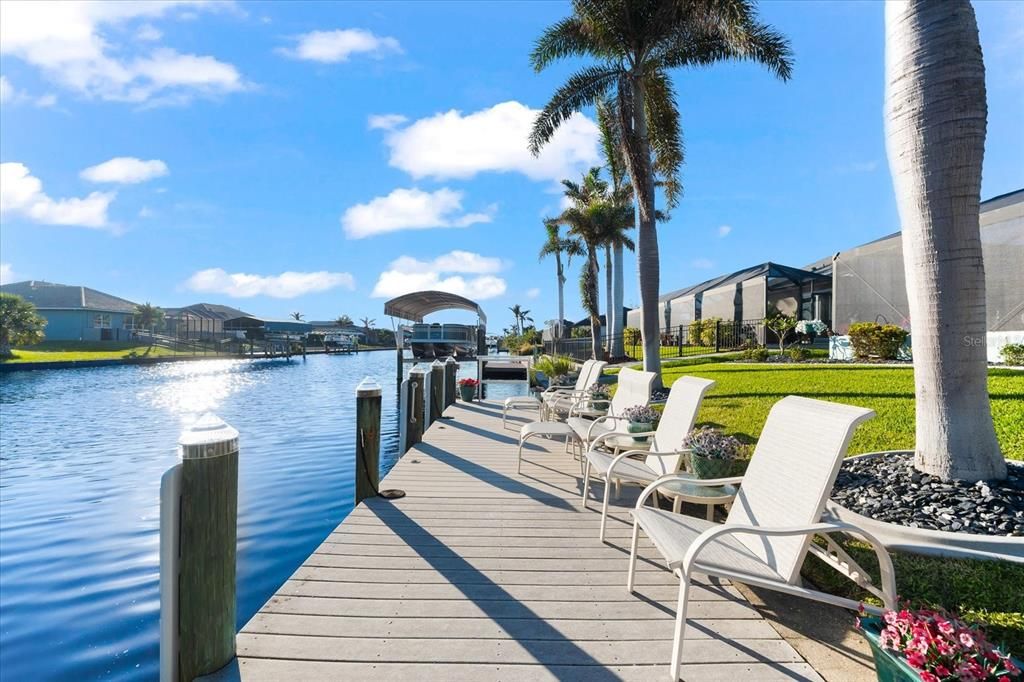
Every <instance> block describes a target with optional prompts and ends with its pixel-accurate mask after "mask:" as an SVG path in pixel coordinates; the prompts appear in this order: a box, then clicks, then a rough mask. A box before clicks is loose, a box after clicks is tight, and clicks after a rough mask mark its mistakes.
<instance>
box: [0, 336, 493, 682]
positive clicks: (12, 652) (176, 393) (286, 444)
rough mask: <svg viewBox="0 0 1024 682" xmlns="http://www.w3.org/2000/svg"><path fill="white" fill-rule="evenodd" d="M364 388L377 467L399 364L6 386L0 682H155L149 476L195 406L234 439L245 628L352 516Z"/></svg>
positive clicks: (153, 511) (351, 358)
mask: <svg viewBox="0 0 1024 682" xmlns="http://www.w3.org/2000/svg"><path fill="white" fill-rule="evenodd" d="M470 367H472V369H470ZM462 369H463V370H464V371H466V372H467V373H469V374H471V375H473V374H475V365H470V366H467V367H463V368H462ZM364 376H372V377H374V378H376V379H377V380H378V381H379V382H380V384H381V385H382V387H383V389H384V390H383V423H382V435H381V439H382V444H381V449H382V455H381V459H382V469H385V470H386V469H388V468H390V466H391V465H392V464H393V462H394V460H395V457H396V454H397V453H396V450H397V416H396V403H397V400H396V388H395V356H394V353H388V352H373V353H360V354H358V355H346V356H341V355H336V356H322V355H311V356H310V357H309V358H308V359H307V360H302V359H293V360H291V361H284V360H273V361H255V362H253V361H246V360H204V361H194V362H177V363H168V364H163V365H153V366H146V367H141V366H118V367H103V368H88V369H74V370H49V371H30V372H11V373H6V374H3V375H0V604H2V609H0V678H2V679H4V680H8V679H9V680H28V679H32V680H44V679H50V680H57V679H60V680H72V679H73V680H86V679H111V678H113V679H119V680H134V679H155V678H156V676H157V671H158V659H159V647H158V623H159V589H158V587H159V586H158V572H159V537H158V533H159V523H160V514H159V488H160V476H161V475H162V474H163V472H164V471H165V470H166V469H167V468H168V467H170V466H172V465H173V464H175V463H176V462H177V461H178V452H177V448H176V446H175V443H176V441H177V438H178V436H179V434H180V433H181V431H182V429H183V428H184V427H186V426H187V425H188V424H190V423H191V422H192V421H194V420H195V419H196V418H197V417H198V416H199V415H200V414H202V413H204V412H206V411H212V412H215V413H216V414H217V415H218V416H220V417H221V418H222V419H224V420H225V421H226V422H228V423H229V424H231V425H232V426H234V427H235V428H237V429H238V431H239V432H240V444H241V447H240V450H241V455H240V460H239V502H238V504H239V526H238V625H239V626H241V625H243V624H244V623H245V622H246V621H248V619H249V618H250V617H251V616H252V615H253V614H254V613H255V612H256V611H257V610H258V609H259V607H260V606H262V605H263V604H264V602H266V600H267V599H268V598H269V597H270V596H271V595H272V594H273V592H274V591H275V590H276V589H277V587H279V586H280V585H281V584H282V583H283V582H284V581H285V580H286V579H287V578H288V577H289V576H290V575H291V574H292V573H293V572H294V571H295V569H296V568H298V566H299V564H301V563H302V561H303V560H304V559H305V558H306V556H308V555H309V554H310V553H311V552H312V551H313V550H314V549H315V548H316V547H317V546H318V545H319V544H320V542H322V541H323V539H324V538H325V537H326V536H327V534H328V533H329V532H330V531H331V530H332V529H333V528H334V527H335V526H336V525H337V524H338V523H340V522H341V520H342V519H343V518H344V517H345V515H346V514H347V513H348V512H349V511H350V510H351V508H352V498H353V495H354V484H353V467H354V464H353V457H354V449H355V445H354V444H355V398H354V396H355V387H356V385H357V384H358V383H359V382H360V381H361V380H362V378H363V377H364Z"/></svg>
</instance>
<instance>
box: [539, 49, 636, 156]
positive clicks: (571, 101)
mask: <svg viewBox="0 0 1024 682" xmlns="http://www.w3.org/2000/svg"><path fill="white" fill-rule="evenodd" d="M618 74H619V70H618V69H616V68H614V67H609V66H604V65H602V66H590V67H587V68H585V69H582V70H581V71H577V72H576V73H574V74H573V75H572V76H570V77H569V79H568V80H567V81H566V82H565V84H564V85H562V87H560V88H558V90H556V91H555V94H554V95H552V96H551V100H550V101H548V103H547V104H546V105H545V106H544V109H543V110H542V111H541V112H540V114H538V115H537V119H536V120H535V121H534V122H533V129H532V130H531V131H530V153H532V154H533V155H534V156H537V155H538V154H539V153H540V149H541V147H543V146H544V145H545V144H547V143H548V142H549V141H550V140H551V138H552V136H554V134H555V131H556V130H558V127H559V126H560V125H562V123H563V122H564V121H565V120H566V119H568V118H569V117H570V116H572V115H573V114H574V113H576V112H577V111H579V110H581V109H583V108H584V107H586V106H589V105H591V104H593V103H594V102H596V101H597V100H599V99H600V98H601V97H603V96H604V95H605V93H607V92H608V90H609V88H611V86H612V85H613V84H614V83H615V80H616V78H617V77H618Z"/></svg>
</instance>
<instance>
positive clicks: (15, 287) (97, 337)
mask: <svg viewBox="0 0 1024 682" xmlns="http://www.w3.org/2000/svg"><path fill="white" fill-rule="evenodd" d="M0 291H3V292H4V293H6V294H16V295H18V296H21V297H22V298H23V299H25V300H26V301H29V302H30V303H32V304H33V305H35V307H36V309H38V311H39V314H40V315H41V316H42V317H44V318H45V319H46V329H45V333H46V340H47V341H129V340H131V339H132V337H133V336H134V333H135V308H136V304H135V303H132V302H131V301H128V300H125V299H123V298H118V297H117V296H112V295H110V294H105V293H103V292H102V291H96V290H95V289H90V288H89V287H82V286H68V285H66V284H55V283H53V282H40V281H26V282H14V283H12V284H4V285H3V286H0Z"/></svg>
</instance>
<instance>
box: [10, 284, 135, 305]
mask: <svg viewBox="0 0 1024 682" xmlns="http://www.w3.org/2000/svg"><path fill="white" fill-rule="evenodd" d="M0 291H3V292H4V293H5V294H16V295H18V296H21V297H22V298H23V299H25V300H26V301H28V302H30V303H32V304H33V305H34V306H35V307H36V308H39V309H40V310H99V311H102V312H106V313H134V312H135V308H136V304H135V303H133V302H131V301H129V300H126V299H123V298H118V297H117V296H112V295H110V294H106V293H103V292H102V291H97V290H96V289H90V288H89V287H83V286H69V285H67V284H55V283H53V282H42V281H38V280H29V281H25V282H14V283H12V284H4V285H3V286H0Z"/></svg>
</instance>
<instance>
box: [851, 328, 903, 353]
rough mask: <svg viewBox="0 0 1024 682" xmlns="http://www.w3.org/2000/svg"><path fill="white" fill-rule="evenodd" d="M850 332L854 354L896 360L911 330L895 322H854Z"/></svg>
mask: <svg viewBox="0 0 1024 682" xmlns="http://www.w3.org/2000/svg"><path fill="white" fill-rule="evenodd" d="M849 334H850V344H851V345H852V346H853V354H854V355H855V356H857V357H858V358H870V357H878V358H881V359H883V360H895V359H896V356H897V354H898V353H899V350H900V346H902V345H903V342H904V341H906V340H907V336H909V334H910V332H908V331H907V330H906V329H903V328H902V327H897V326H896V325H894V324H884V325H883V324H878V323H877V322H854V323H853V324H851V325H850V331H849Z"/></svg>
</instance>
